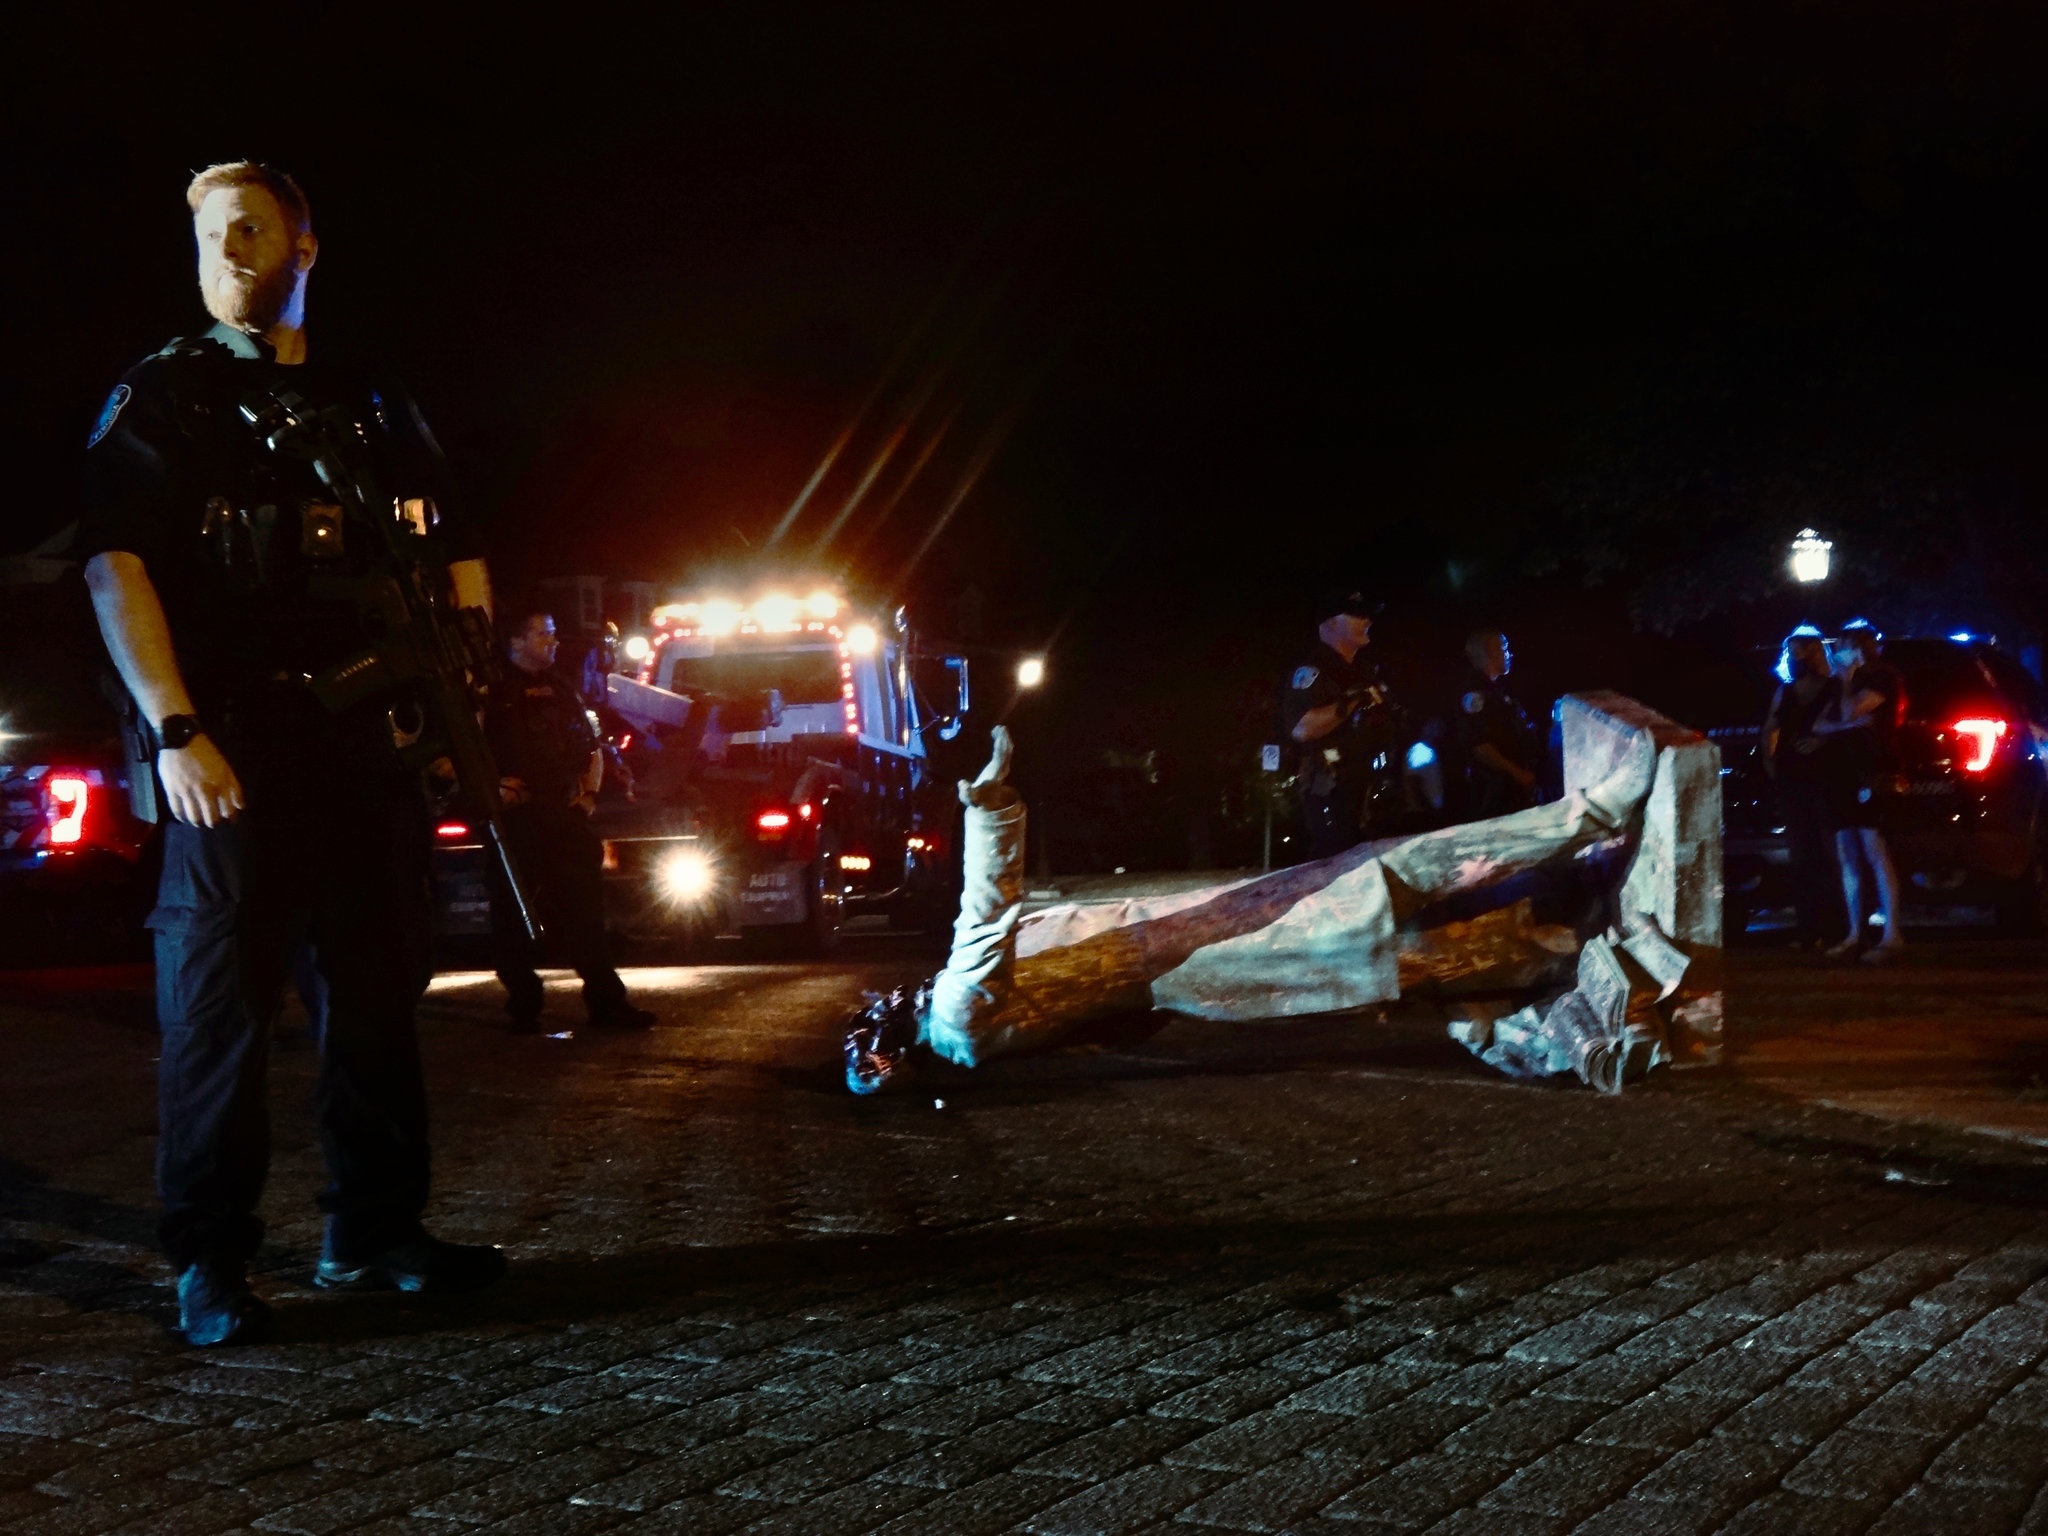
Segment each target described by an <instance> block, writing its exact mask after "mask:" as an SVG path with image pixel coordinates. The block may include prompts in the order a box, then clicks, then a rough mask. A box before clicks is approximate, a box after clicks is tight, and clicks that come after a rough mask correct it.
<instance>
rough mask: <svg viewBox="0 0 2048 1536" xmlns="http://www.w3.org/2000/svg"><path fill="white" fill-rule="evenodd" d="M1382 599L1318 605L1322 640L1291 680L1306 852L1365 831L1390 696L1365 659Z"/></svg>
mask: <svg viewBox="0 0 2048 1536" xmlns="http://www.w3.org/2000/svg"><path fill="white" fill-rule="evenodd" d="M1379 610H1380V605H1379V604H1378V603H1377V602H1374V601H1372V600H1371V599H1369V598H1367V597H1366V596H1365V594H1364V593H1362V592H1359V591H1350V590H1346V591H1332V592H1330V593H1328V594H1326V595H1325V596H1324V597H1323V598H1322V599H1321V600H1320V601H1319V602H1318V603H1317V604H1316V613H1317V616H1318V620H1319V622H1318V623H1317V625H1316V643H1315V645H1314V646H1313V647H1312V648H1311V649H1310V651H1309V653H1308V654H1307V655H1306V656H1304V657H1303V658H1302V660H1301V664H1300V665H1299V666H1297V667H1296V668H1295V669H1294V672H1293V675H1292V676H1291V677H1290V678H1289V679H1288V682H1287V703H1286V725H1287V734H1288V736H1289V737H1290V738H1291V739H1292V740H1293V741H1294V743H1295V744H1296V748H1297V751H1298V754H1299V757H1298V761H1299V775H1298V776H1299V780H1300V785H1301V811H1302V821H1303V824H1304V827H1305V829H1306V831H1307V834H1308V856H1309V857H1310V858H1311V859H1326V858H1328V857H1330V855H1332V854H1336V853H1342V852H1343V851H1344V850H1345V849H1347V848H1350V847H1352V846H1354V845H1355V844H1356V843H1357V842H1358V841H1359V839H1360V838H1361V837H1363V836H1364V832H1365V820H1366V811H1365V801H1366V796H1367V794H1368V792H1369V791H1370V789H1371V773H1372V764H1373V759H1374V756H1375V753H1376V751H1377V750H1379V748H1378V746H1377V744H1376V742H1375V740H1374V735H1375V733H1374V732H1373V731H1372V730H1371V726H1372V724H1373V721H1374V717H1375V715H1376V713H1377V712H1379V711H1381V710H1383V709H1384V708H1385V707H1386V705H1387V704H1388V702H1389V695H1388V692H1387V688H1386V685H1385V684H1384V683H1383V682H1382V681H1381V680H1380V677H1379V673H1378V671H1377V670H1376V669H1374V668H1372V667H1371V666H1369V665H1368V664H1367V663H1365V662H1363V661H1361V660H1360V659H1359V658H1360V653H1361V652H1363V651H1364V650H1365V648H1366V646H1368V645H1369V644H1371V642H1372V621H1373V615H1374V614H1376V613H1378V612H1379Z"/></svg>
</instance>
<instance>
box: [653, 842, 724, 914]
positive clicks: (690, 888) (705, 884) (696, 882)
mask: <svg viewBox="0 0 2048 1536" xmlns="http://www.w3.org/2000/svg"><path fill="white" fill-rule="evenodd" d="M659 874H660V880H661V893H662V895H664V896H666V897H667V898H668V899H669V900H670V901H673V902H675V903H677V904H678V905H681V904H686V903H689V902H695V901H701V900H703V899H704V898H705V897H706V896H708V895H710V894H711V888H712V886H713V885H715V884H716V883H717V881H718V866H717V865H716V864H714V863H712V861H711V855H710V854H708V853H706V852H705V851H704V850H703V849H701V848H678V849H677V850H676V851H675V852H674V853H671V854H669V855H668V856H667V857H666V858H664V859H663V860H662V861H661V867H660V871H659Z"/></svg>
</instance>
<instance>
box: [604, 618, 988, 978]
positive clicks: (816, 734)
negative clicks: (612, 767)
mask: <svg viewBox="0 0 2048 1536" xmlns="http://www.w3.org/2000/svg"><path fill="white" fill-rule="evenodd" d="M651 618H652V625H653V631H654V632H653V634H652V636H651V637H650V648H649V652H648V655H647V657H646V659H645V660H644V661H643V662H642V663H641V666H640V671H639V675H638V677H637V678H631V677H626V676H623V675H618V674H614V675H613V676H612V678H611V679H610V680H609V686H608V698H607V702H608V703H609V705H610V709H611V712H612V713H613V715H614V716H615V717H616V718H617V719H618V720H620V721H623V722H625V724H626V726H627V727H628V728H627V729H624V730H620V731H618V732H616V733H615V740H616V742H617V744H618V745H619V746H620V747H621V749H622V756H623V758H624V760H625V761H626V763H627V764H628V765H629V766H630V767H631V769H632V772H633V775H634V782H635V792H634V797H633V800H632V802H631V803H621V802H619V801H611V802H606V803H604V804H602V805H601V806H600V810H599V817H598V831H599V832H600V834H601V835H602V836H603V837H604V839H605V865H606V878H607V883H608V887H609V888H610V889H611V893H612V898H613V899H612V906H613V910H614V911H615V913H617V914H618V920H619V922H620V925H621V926H622V927H624V928H625V929H627V930H628V931H630V932H634V933H638V934H641V935H643V936H656V935H659V934H662V933H664V932H667V933H674V934H676V935H678V936H682V937H688V936H692V935H694V936H700V937H701V936H705V935H709V934H734V933H737V934H739V935H741V936H742V937H751V938H754V939H756V940H759V941H778V942H779V943H780V944H781V946H782V947H785V948H788V949H792V950H794V951H797V952H801V953H810V954H818V953H823V952H825V951H828V950H829V949H831V948H832V947H833V945H834V944H835V943H836V941H837V938H838V935H839V932H840V929H841V928H842V926H843V925H844V923H845V921H846V919H847V918H848V917H850V916H852V915H855V914H858V913H861V912H883V913H886V914H888V915H889V916H890V917H892V918H894V919H896V920H899V921H905V922H908V923H911V924H913V925H925V924H929V923H931V922H933V921H936V920H940V919H942V918H943V917H944V916H945V915H946V914H947V913H948V911H949V901H948V897H949V895H950V891H951V886H952V882H951V880H950V878H949V876H948V875H947V873H946V871H947V869H948V867H949V865H948V861H947V855H948V854H949V853H950V852H951V850H950V848H949V847H948V843H949V841H950V829H951V825H952V820H953V809H954V808H953V805H952V799H953V797H952V796H951V795H950V794H948V793H945V792H944V790H945V789H946V788H947V787H948V786H944V785H941V784H939V783H938V781H937V779H936V778H935V776H934V774H933V772H932V768H931V762H930V756H929V748H930V746H931V740H930V738H934V737H945V738H950V737H951V736H952V735H954V734H956V733H957V732H958V730H959V728H960V721H961V719H962V717H963V716H964V714H965V711H966V708H967V704H968V691H967V669H966V663H965V662H964V661H963V660H961V659H959V658H955V657H942V656H931V655H925V654H923V653H921V651H920V648H919V646H918V645H917V642H916V639H915V637H914V636H913V635H912V634H911V632H910V629H909V627H908V625H907V623H903V622H900V621H899V622H897V623H895V624H890V625H886V626H885V625H883V624H879V623H876V622H873V621H872V620H870V619H869V618H867V617H865V616H863V615H861V614H859V613H858V612H857V611H856V610H854V609H853V608H851V607H850V606H849V605H848V604H847V603H845V602H844V601H843V600H842V599H840V598H838V597H837V596H835V595H833V594H830V593H815V594H812V595H811V596H809V597H807V598H802V599H799V598H795V597H790V596H787V595H785V594H781V593H775V592H770V593H767V594H765V595H763V596H760V597H758V598H756V599H754V600H753V601H751V602H745V603H742V602H736V601H730V600H722V599H716V598H713V599H705V600H698V601H689V602H681V603H674V604H668V605H664V606H662V607H660V608H657V609H656V610H655V611H654V613H653V615H652V616H651ZM935 681H936V682H938V684H939V685H940V687H941V688H942V689H943V697H944V700H945V704H946V708H945V710H944V712H943V713H942V712H939V711H936V710H934V709H933V708H932V707H931V706H930V704H929V703H928V702H927V700H928V690H930V688H931V686H932V685H933V684H934V682H935Z"/></svg>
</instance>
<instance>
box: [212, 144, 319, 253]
mask: <svg viewBox="0 0 2048 1536" xmlns="http://www.w3.org/2000/svg"><path fill="white" fill-rule="evenodd" d="M222 187H261V188H262V189H263V190H264V191H266V192H268V193H269V194H270V195H271V196H272V197H274V198H276V199H277V206H278V207H280V208H282V209H283V210H284V216H285V219H286V221H287V222H289V223H290V225H291V227H292V238H293V239H294V240H296V239H297V238H298V237H299V236H300V235H303V234H304V233H305V232H306V231H307V230H309V229H311V228H312V227H313V210H312V207H311V205H309V204H308V203H307V202H306V194H305V193H303V192H301V191H300V190H299V184H298V183H297V182H296V181H293V180H292V179H291V177H290V176H289V175H287V174H286V173H285V172H283V171H281V170H279V169H278V168H277V167H276V166H274V165H265V164H264V163H263V162H262V161H261V160H228V161H224V162H223V163H221V164H220V165H209V166H208V167H207V168H206V169H205V170H203V171H201V172H200V173H199V174H198V175H197V176H194V177H193V178H192V184H191V185H190V186H189V187H187V188H186V189H185V205H186V206H187V207H188V208H190V209H191V210H192V214H193V216H194V217H195V218H196V217H198V214H199V205H200V204H201V203H203V202H205V201H206V194H207V193H209V192H218V191H219V190H220V189H221V188H222Z"/></svg>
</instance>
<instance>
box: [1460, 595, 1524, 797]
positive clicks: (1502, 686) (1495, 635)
mask: <svg viewBox="0 0 2048 1536" xmlns="http://www.w3.org/2000/svg"><path fill="white" fill-rule="evenodd" d="M1465 659H1466V660H1467V661H1468V662H1470V663H1471V671H1470V672H1469V673H1467V674H1466V677H1465V689H1464V692H1463V694H1462V695H1460V697H1459V700H1458V716H1457V719H1458V742H1459V745H1460V746H1461V747H1463V749H1464V756H1465V783H1466V791H1467V814H1468V816H1469V818H1470V819H1471V820H1473V821H1484V820H1486V819H1487V818H1488V817H1490V816H1505V815H1506V814H1507V813H1508V812H1510V811H1520V810H1526V809H1528V807H1530V806H1532V805H1534V804H1535V803H1536V798H1537V787H1538V785H1539V783H1540V782H1541V779H1542V773H1543V744H1542V738H1541V737H1540V736H1539V735H1538V734H1537V730H1536V727H1535V726H1534V725H1533V724H1532V723H1531V722H1530V720H1529V716H1528V714H1527V713H1526V712H1525V711H1524V710H1523V708H1522V706H1521V705H1520V703H1518V702H1517V701H1516V699H1515V696H1514V695H1513V694H1511V693H1509V692H1508V687H1507V678H1508V673H1509V672H1510V671H1512V670H1513V668H1514V664H1515V655H1514V652H1513V651H1512V650H1510V649H1509V647H1508V637H1507V636H1506V635H1504V634H1502V633H1500V632H1499V631H1498V630H1492V629H1482V630H1479V631H1477V632H1476V633H1474V634H1473V635H1472V636H1471V637H1470V638H1469V639H1467V640H1466V642H1465Z"/></svg>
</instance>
